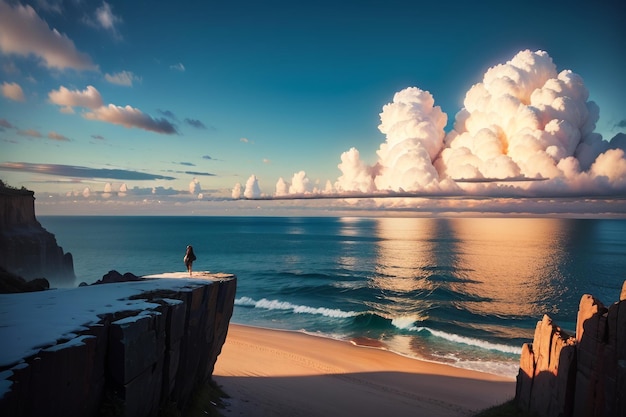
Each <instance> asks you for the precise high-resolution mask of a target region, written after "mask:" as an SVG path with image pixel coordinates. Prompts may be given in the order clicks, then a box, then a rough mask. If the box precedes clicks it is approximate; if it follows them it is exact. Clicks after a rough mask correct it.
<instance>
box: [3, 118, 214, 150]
mask: <svg viewBox="0 0 626 417" xmlns="http://www.w3.org/2000/svg"><path fill="white" fill-rule="evenodd" d="M0 127H2V128H5V129H14V128H15V126H13V125H12V124H11V123H9V121H8V120H6V119H0ZM209 159H210V158H209Z"/></svg>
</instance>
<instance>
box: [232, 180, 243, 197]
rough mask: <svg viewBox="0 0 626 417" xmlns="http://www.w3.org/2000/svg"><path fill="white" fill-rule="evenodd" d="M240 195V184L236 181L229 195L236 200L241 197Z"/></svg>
mask: <svg viewBox="0 0 626 417" xmlns="http://www.w3.org/2000/svg"><path fill="white" fill-rule="evenodd" d="M241 195H242V190H241V184H240V183H237V184H235V186H234V187H233V191H232V192H231V197H232V198H233V199H235V200H238V199H240V198H241Z"/></svg>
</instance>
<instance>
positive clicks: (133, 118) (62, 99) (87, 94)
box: [48, 85, 178, 135]
mask: <svg viewBox="0 0 626 417" xmlns="http://www.w3.org/2000/svg"><path fill="white" fill-rule="evenodd" d="M48 97H49V99H50V102H51V103H54V104H57V105H59V106H62V108H61V111H62V112H64V113H73V112H74V107H85V108H87V109H91V111H89V112H86V113H83V115H82V116H83V117H84V118H85V119H88V120H99V121H102V122H108V123H112V124H116V125H121V126H124V127H126V128H131V127H136V128H139V129H144V130H148V131H151V132H156V133H163V134H168V135H171V134H174V133H178V132H177V130H176V126H174V125H173V124H171V123H170V122H169V121H167V120H166V119H164V118H160V119H154V118H152V117H151V116H149V115H147V114H145V113H143V112H142V111H141V110H139V109H137V108H134V107H132V106H124V107H122V106H116V105H114V104H109V105H108V106H105V105H103V101H102V96H101V95H100V92H99V91H98V90H97V89H96V88H95V87H93V86H91V85H90V86H87V88H86V89H85V90H83V91H78V90H73V91H72V90H68V89H67V88H65V87H63V86H61V87H60V88H59V89H58V90H53V91H51V92H50V93H49V94H48Z"/></svg>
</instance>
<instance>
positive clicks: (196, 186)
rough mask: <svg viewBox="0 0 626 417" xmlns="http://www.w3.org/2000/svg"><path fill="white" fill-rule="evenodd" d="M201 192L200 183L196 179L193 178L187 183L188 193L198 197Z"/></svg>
mask: <svg viewBox="0 0 626 417" xmlns="http://www.w3.org/2000/svg"><path fill="white" fill-rule="evenodd" d="M201 192H202V188H201V187H200V181H198V179H197V178H194V179H192V180H191V182H190V183H189V193H191V194H194V195H198V194H200V193H201Z"/></svg>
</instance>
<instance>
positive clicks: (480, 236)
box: [39, 216, 626, 376]
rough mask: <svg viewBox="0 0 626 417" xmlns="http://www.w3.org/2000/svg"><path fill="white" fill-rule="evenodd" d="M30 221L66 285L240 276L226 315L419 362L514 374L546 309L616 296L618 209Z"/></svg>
mask: <svg viewBox="0 0 626 417" xmlns="http://www.w3.org/2000/svg"><path fill="white" fill-rule="evenodd" d="M39 221H40V222H41V224H42V225H43V226H44V227H45V228H46V229H47V230H48V231H50V232H52V233H54V234H55V236H56V237H57V242H58V243H59V245H60V246H62V247H63V249H64V251H69V252H71V253H72V254H73V256H74V268H75V272H76V275H77V282H80V281H85V282H88V283H91V282H94V281H96V280H97V279H100V278H101V277H102V275H104V274H105V273H107V272H108V271H109V270H112V269H115V270H117V271H118V272H121V273H124V272H132V273H134V274H136V275H148V274H158V273H162V272H171V271H183V270H184V269H185V267H184V264H183V261H182V258H183V255H184V252H185V247H186V245H188V244H191V245H193V246H194V249H195V253H196V255H197V257H198V260H197V261H196V262H195V263H194V270H197V271H200V270H204V271H211V272H228V273H233V274H236V275H237V277H238V287H237V296H236V304H235V312H234V316H233V318H232V322H235V323H241V324H249V325H255V326H262V327H270V328H276V329H289V330H299V331H305V332H307V333H312V334H318V335H322V336H327V337H332V338H339V339H353V338H370V339H374V340H376V341H380V342H382V343H383V344H384V345H385V346H386V347H387V348H388V349H390V350H393V351H396V352H398V353H401V354H404V355H408V356H412V357H417V358H421V359H426V360H431V361H437V362H444V363H450V364H453V365H455V366H459V367H465V368H471V369H478V370H482V371H486V372H490V373H496V374H500V375H507V376H515V375H516V373H517V367H518V362H519V352H520V351H521V345H522V344H523V343H524V342H528V341H531V339H532V335H533V331H534V327H535V325H536V323H537V321H538V320H541V317H542V316H543V314H549V315H550V316H551V317H552V318H553V319H554V320H555V321H556V322H557V323H558V324H559V325H560V326H561V327H563V328H564V329H566V330H567V329H570V330H572V329H574V327H575V320H576V312H577V309H578V303H579V301H580V298H581V296H582V295H583V294H585V293H590V294H593V295H594V296H596V297H598V298H599V299H600V300H601V301H602V302H604V303H605V304H610V303H612V302H615V301H617V299H618V297H619V293H620V290H621V286H622V282H623V280H624V279H625V276H624V274H623V271H626V220H590V219H585V220H575V219H499V218H498V219H495V218H491V219H487V218H475V219H425V218H332V217H324V218H310V217H303V218H293V217H289V218H286V217H285V218H281V217H117V216H116V217H113V216H112V217H101V216H98V217H78V216H77V217H69V216H68V217H65V216H58V217H57V216H40V218H39Z"/></svg>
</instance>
